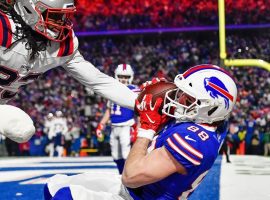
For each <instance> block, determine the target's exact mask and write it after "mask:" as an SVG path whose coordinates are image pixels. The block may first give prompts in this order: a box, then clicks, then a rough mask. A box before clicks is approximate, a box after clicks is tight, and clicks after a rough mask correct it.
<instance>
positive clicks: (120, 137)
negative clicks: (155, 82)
mask: <svg viewBox="0 0 270 200" xmlns="http://www.w3.org/2000/svg"><path fill="white" fill-rule="evenodd" d="M114 74H115V78H116V79H117V80H119V81H120V82H121V83H123V84H125V85H127V87H128V88H129V89H130V90H131V91H133V92H139V91H140V90H139V88H138V87H137V86H135V85H131V84H132V80H133V77H134V72H133V69H132V68H131V66H130V65H128V64H120V65H118V66H117V68H116V69H115V71H114ZM109 120H110V122H111V134H110V146H111V154H112V157H113V160H114V162H115V163H116V165H117V168H118V171H119V173H120V174H122V171H123V168H124V163H125V160H126V159H127V156H128V153H129V151H130V132H131V129H132V126H133V125H134V124H135V119H134V111H133V110H131V109H128V108H124V107H122V106H120V105H118V104H115V103H113V102H111V101H108V103H107V109H106V111H105V113H104V116H103V117H102V119H101V121H100V123H99V124H98V126H97V129H96V135H97V137H98V138H102V137H103V135H102V131H103V130H104V128H105V126H106V123H107V122H108V121H109Z"/></svg>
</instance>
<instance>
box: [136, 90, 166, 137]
mask: <svg viewBox="0 0 270 200" xmlns="http://www.w3.org/2000/svg"><path fill="white" fill-rule="evenodd" d="M162 102H163V100H162V98H158V99H157V100H156V102H152V94H146V95H145V96H144V98H143V100H142V102H139V101H138V100H136V108H137V110H138V113H139V116H140V123H141V128H140V129H139V133H138V137H146V138H148V139H150V140H152V138H153V137H154V134H155V133H156V132H157V131H158V130H159V128H160V127H161V126H162V125H163V124H164V123H165V122H166V121H167V120H168V116H167V115H164V114H159V109H160V107H161V106H162ZM153 103H154V105H153ZM145 130H146V131H145ZM142 132H144V133H142Z"/></svg>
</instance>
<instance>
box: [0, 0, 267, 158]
mask: <svg viewBox="0 0 270 200" xmlns="http://www.w3.org/2000/svg"><path fill="white" fill-rule="evenodd" d="M225 3H226V6H225V8H226V17H225V19H226V47H227V57H228V58H233V59H236V58H244V59H248V58H252V59H262V60H265V61H270V12H269V11H270V3H269V0H238V1H235V0H226V1H225ZM77 11H78V12H77V14H76V16H75V18H74V28H75V32H76V34H77V36H78V38H79V42H80V51H81V53H82V54H83V55H84V56H85V58H86V59H87V60H89V61H90V62H91V63H92V64H94V65H95V66H96V67H97V68H98V69H100V70H101V71H103V72H104V73H106V74H109V75H111V76H114V74H113V71H114V69H115V68H116V66H117V65H118V64H121V63H128V64H130V65H131V66H132V67H133V69H134V71H135V76H134V84H136V85H140V84H141V83H143V82H145V81H147V80H149V79H152V77H165V78H167V79H168V80H170V81H173V78H174V77H175V75H176V74H179V73H182V72H183V71H185V70H186V69H187V68H188V67H190V66H194V65H197V64H202V63H211V64H216V65H222V64H223V63H222V62H221V60H220V55H219V49H220V48H219V32H218V31H219V28H218V3H217V0H129V1H126V0H80V1H79V3H77ZM228 70H229V71H230V72H231V73H232V74H233V76H234V77H235V78H236V80H237V84H238V89H239V98H238V100H237V103H236V107H235V109H234V111H233V114H232V116H231V118H230V128H229V134H228V137H227V144H228V146H229V149H230V152H231V154H240V155H243V154H244V155H248V154H252V155H265V156H269V155H270V152H269V151H270V149H268V148H269V145H270V73H269V71H267V70H265V69H262V68H259V67H254V66H247V67H233V66H230V67H229V68H228ZM11 104H12V105H15V106H18V107H20V108H22V109H23V110H24V111H26V112H27V113H28V114H29V115H30V116H31V117H32V119H33V121H34V123H35V127H36V134H35V135H34V136H33V137H32V138H31V140H30V141H29V142H27V143H23V144H17V143H15V142H12V141H11V140H9V139H7V138H4V137H2V136H0V137H2V138H1V139H0V155H2V156H7V155H8V156H50V155H49V152H50V151H49V149H48V141H49V139H48V137H49V135H48V133H49V130H48V126H47V125H48V123H49V122H50V121H52V120H56V119H59V118H61V120H62V122H61V123H62V126H63V127H64V128H65V132H64V133H63V135H62V137H61V138H60V140H61V144H62V145H63V147H64V151H63V154H62V155H61V156H75V157H79V156H91V155H110V146H109V132H110V127H109V126H108V127H107V128H106V130H105V131H104V134H105V137H104V139H103V140H98V139H97V137H96V135H95V129H96V127H97V125H98V123H99V121H100V119H101V118H102V116H103V113H104V111H105V109H106V100H105V99H103V98H102V97H100V96H98V95H96V94H94V93H93V92H92V91H91V90H89V89H86V88H85V87H84V86H82V85H80V84H79V83H78V82H77V81H76V80H75V79H72V78H70V77H69V75H68V74H67V73H66V72H65V71H64V70H63V69H61V68H58V69H53V70H51V71H48V72H47V73H46V74H44V75H42V76H41V77H39V80H38V81H36V82H34V83H32V84H30V85H27V86H25V87H24V88H21V91H20V93H19V94H18V95H17V96H16V98H15V99H14V100H13V101H12V102H11ZM268 150H269V151H268ZM51 156H56V155H51Z"/></svg>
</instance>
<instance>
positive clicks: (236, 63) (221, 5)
mask: <svg viewBox="0 0 270 200" xmlns="http://www.w3.org/2000/svg"><path fill="white" fill-rule="evenodd" d="M218 18H219V51H220V54H219V56H220V59H221V61H222V63H223V64H224V65H225V66H228V67H247V66H253V67H260V68H263V69H266V70H268V71H270V63H268V62H266V61H264V60H261V59H244V58H243V59H230V58H227V53H226V28H225V24H226V22H225V0H218Z"/></svg>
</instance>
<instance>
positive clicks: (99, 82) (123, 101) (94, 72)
mask: <svg viewBox="0 0 270 200" xmlns="http://www.w3.org/2000/svg"><path fill="white" fill-rule="evenodd" d="M63 67H64V68H65V69H66V70H67V71H68V72H69V73H70V74H71V76H73V77H74V78H75V79H77V80H78V81H79V82H80V83H82V84H83V85H85V86H86V87H89V88H91V89H93V90H94V92H95V93H97V94H100V95H101V96H103V97H105V98H107V99H109V100H111V101H113V102H115V103H116V104H119V105H120V106H123V107H126V108H129V109H134V105H135V99H136V98H137V94H136V93H134V92H132V91H131V90H130V89H129V88H128V87H126V86H125V85H124V84H122V83H120V82H119V81H117V80H116V79H114V78H112V77H110V76H108V75H106V74H104V73H102V72H101V71H99V70H98V69H97V68H96V67H95V66H94V65H92V64H91V63H90V62H88V61H86V60H85V59H84V58H83V56H82V55H81V54H80V52H79V51H78V50H76V52H75V53H74V55H73V57H72V59H71V60H70V61H69V62H67V63H66V64H65V65H64V66H63Z"/></svg>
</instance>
